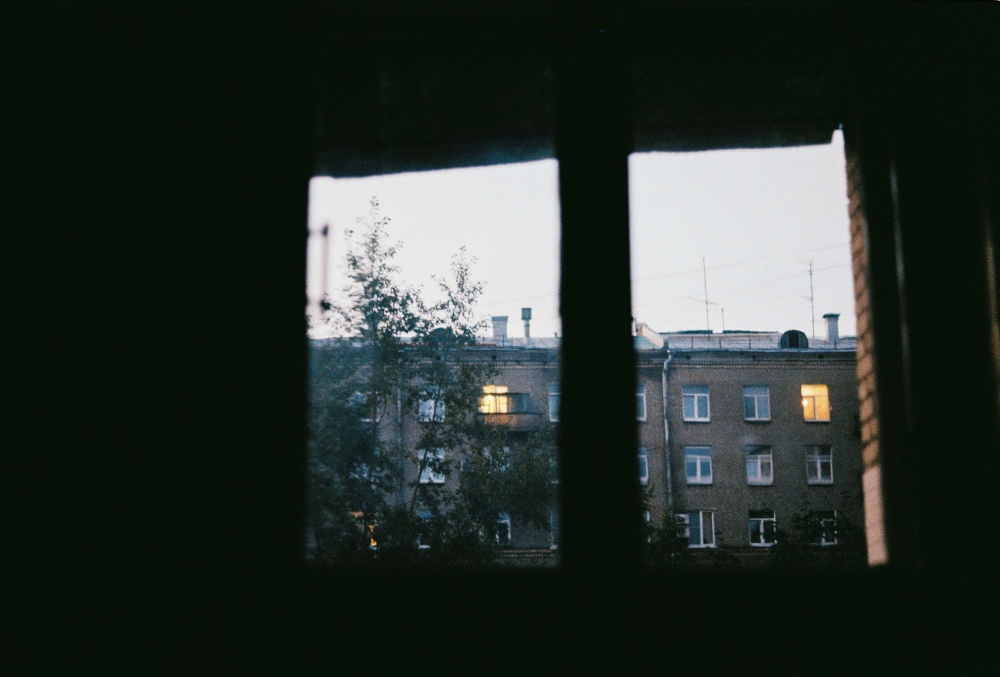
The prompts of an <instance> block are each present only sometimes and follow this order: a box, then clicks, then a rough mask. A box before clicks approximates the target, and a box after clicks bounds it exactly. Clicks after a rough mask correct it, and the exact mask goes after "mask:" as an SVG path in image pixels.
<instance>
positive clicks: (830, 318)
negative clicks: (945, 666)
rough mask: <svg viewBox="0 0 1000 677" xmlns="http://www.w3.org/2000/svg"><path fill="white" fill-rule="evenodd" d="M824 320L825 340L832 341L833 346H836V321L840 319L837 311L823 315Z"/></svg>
mask: <svg viewBox="0 0 1000 677" xmlns="http://www.w3.org/2000/svg"><path fill="white" fill-rule="evenodd" d="M823 319H824V320H826V342H827V343H832V344H833V347H834V348H836V347H837V341H838V340H839V339H840V332H839V330H838V328H837V321H838V320H839V319H840V315H839V314H838V313H827V314H826V315H824V316H823Z"/></svg>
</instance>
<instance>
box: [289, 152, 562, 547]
mask: <svg viewBox="0 0 1000 677" xmlns="http://www.w3.org/2000/svg"><path fill="white" fill-rule="evenodd" d="M557 179H558V165H557V164H556V162H555V161H552V160H548V161H541V162H533V163H528V164H520V165H505V166H496V167H477V168H469V169H459V170H446V171H439V172H428V173H408V174H392V175H384V176H375V177H369V178H349V179H333V178H329V177H316V178H314V179H313V180H312V181H311V183H310V214H309V220H310V223H309V230H310V240H309V247H308V257H309V269H308V279H307V294H308V299H309V306H308V307H307V313H308V319H309V325H308V326H309V345H310V358H309V359H310V374H309V387H310V394H309V400H310V429H309V432H310V436H309V442H308V444H309V455H308V463H309V465H308V474H307V477H308V481H309V485H308V491H309V504H308V516H307V525H306V528H307V542H308V543H309V547H308V550H307V556H308V557H310V558H312V559H314V560H316V561H320V562H326V563H330V564H335V565H336V564H340V563H346V562H357V561H359V560H361V561H364V559H365V558H370V559H371V560H372V563H373V564H375V563H376V562H375V559H376V558H377V559H378V560H379V562H377V564H379V565H383V564H395V563H396V562H395V560H394V559H393V558H398V559H399V562H398V563H399V564H405V563H410V562H416V561H419V562H426V563H427V564H431V565H433V564H436V563H437V562H438V561H440V558H441V557H442V556H445V555H446V553H447V551H448V548H442V547H438V545H435V543H437V544H439V545H445V546H447V545H449V544H450V541H449V539H456V540H455V542H456V543H458V542H461V543H463V548H465V547H466V546H467V545H468V544H469V543H475V544H476V545H475V547H473V548H471V550H468V552H469V553H470V554H469V557H468V561H470V562H471V563H481V564H483V565H487V564H494V563H497V562H500V563H505V562H509V561H512V560H510V559H509V558H510V556H511V553H509V552H506V553H505V552H501V551H500V549H499V548H498V545H509V546H510V549H511V550H519V551H521V552H522V553H523V552H530V553H531V556H530V558H529V559H528V560H527V561H528V562H530V563H532V564H537V565H539V566H552V565H554V564H555V562H556V554H555V553H556V551H554V550H550V548H551V546H552V545H553V538H554V536H553V524H557V523H558V515H555V516H553V514H552V513H554V512H555V511H556V508H557V505H558V498H557V491H558V481H557V480H558V472H557V471H558V466H557V463H556V460H557V450H556V434H555V426H556V421H557V420H558V412H559V390H558V384H559V383H560V367H559V363H560V361H559V355H560V342H559V339H558V338H557V337H558V335H559V334H561V327H560V318H559V315H558V270H559V253H558V250H559V209H558V189H557ZM473 223H474V227H472V224H473ZM515 262H516V265H513V264H514V263H515ZM529 306H531V307H529ZM511 315H513V316H514V317H513V318H511ZM508 320H512V321H508ZM553 387H554V389H553ZM348 388H350V390H348ZM343 392H346V393H347V396H344V397H341V394H342V393H343ZM353 392H357V393H359V394H360V396H359V397H358V398H355V400H356V401H354V402H353V403H352V400H351V398H350V394H351V393H353ZM352 406H353V407H355V408H360V409H361V410H363V411H362V414H361V415H360V416H359V415H355V416H353V417H350V418H349V417H347V415H346V414H347V413H348V412H350V411H351V407H352ZM420 450H426V451H423V452H421V451H420ZM400 451H401V452H402V453H401V454H400V453H399V452H400ZM400 456H401V457H402V458H400ZM362 467H363V468H364V469H365V472H359V470H358V469H359V468H362ZM353 513H359V514H360V515H361V518H360V522H361V523H365V522H367V523H371V524H372V525H373V531H372V536H373V538H374V540H375V541H376V543H383V544H384V543H386V542H390V541H391V542H392V544H393V547H392V548H385V547H381V546H375V551H371V552H370V551H369V550H368V548H369V543H368V542H367V541H364V542H363V541H362V539H361V536H362V535H363V534H361V533H360V531H361V529H360V528H359V527H357V526H356V524H355V523H356V522H358V521H359V520H356V519H354V518H353V517H351V518H350V519H349V518H348V516H349V515H351V514H353ZM498 515H500V516H502V517H501V518H498ZM507 517H509V519H507ZM431 518H433V519H434V520H438V521H439V523H440V524H442V525H447V527H448V528H442V529H440V530H439V532H438V533H437V534H436V535H435V538H436V539H438V541H435V542H434V543H432V542H431V540H430V539H429V537H428V534H427V529H426V528H425V526H426V525H425V524H424V522H425V521H426V520H427V519H431ZM556 529H557V528H556ZM383 534H384V535H385V538H382V535H383ZM390 534H391V537H390ZM418 549H419V551H420V552H419V557H418V553H417V550H418ZM407 551H412V552H411V553H410V554H409V555H407V554H406V553H407ZM439 552H440V553H443V554H442V555H439ZM463 552H466V551H465V550H463ZM540 553H541V554H540ZM518 561H521V562H523V561H525V560H523V559H521V560H518Z"/></svg>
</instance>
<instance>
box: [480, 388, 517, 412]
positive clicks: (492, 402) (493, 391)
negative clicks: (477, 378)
mask: <svg viewBox="0 0 1000 677" xmlns="http://www.w3.org/2000/svg"><path fill="white" fill-rule="evenodd" d="M507 392H508V388H507V386H498V385H488V386H483V398H482V399H481V400H480V401H479V411H480V413H483V414H506V413H509V410H510V400H509V397H508V395H507Z"/></svg>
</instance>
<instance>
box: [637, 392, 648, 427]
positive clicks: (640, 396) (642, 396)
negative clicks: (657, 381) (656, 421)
mask: <svg viewBox="0 0 1000 677" xmlns="http://www.w3.org/2000/svg"><path fill="white" fill-rule="evenodd" d="M635 410H636V415H635V420H636V421H645V420H646V386H637V387H636V389H635ZM640 413H641V415H640Z"/></svg>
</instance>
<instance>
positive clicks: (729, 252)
mask: <svg viewBox="0 0 1000 677" xmlns="http://www.w3.org/2000/svg"><path fill="white" fill-rule="evenodd" d="M629 184H630V221H631V224H632V225H631V244H632V304H633V315H634V316H635V317H636V319H638V320H639V321H640V322H645V323H647V324H648V325H650V326H651V327H652V328H653V329H655V330H657V331H678V330H683V329H705V328H706V326H705V325H706V322H705V288H704V282H703V276H702V257H704V258H705V263H706V267H707V273H708V274H707V280H708V300H709V302H710V303H709V306H708V308H709V320H710V325H711V328H712V330H713V331H716V332H718V331H721V330H722V328H723V327H722V319H723V312H724V316H725V328H726V329H730V330H731V329H751V330H780V331H784V330H787V329H801V330H802V331H804V332H805V333H806V334H809V335H811V334H812V316H811V311H810V303H809V294H810V291H809V272H808V271H809V261H810V260H812V262H813V290H814V296H815V318H816V335H817V337H823V336H824V332H825V329H824V324H823V319H822V316H823V314H824V313H831V312H832V313H840V333H841V334H842V335H853V334H854V331H855V318H854V293H853V284H852V281H851V265H850V263H851V262H850V249H849V245H848V216H847V195H846V181H845V172H844V154H843V140H842V136H841V134H840V132H839V131H838V132H835V134H834V138H833V143H831V144H829V145H826V146H806V147H798V148H781V149H766V150H730V151H707V152H698V153H642V154H634V155H633V156H632V157H631V158H630V162H629ZM372 196H377V197H378V199H379V202H380V203H381V211H382V213H383V214H384V215H386V216H388V217H389V218H390V219H391V223H390V227H389V235H390V239H391V240H393V241H399V242H401V243H402V247H401V248H400V250H399V254H398V256H397V264H398V265H399V266H400V268H402V272H403V273H404V275H405V278H406V280H407V281H408V282H409V283H411V284H416V285H420V286H422V287H423V289H424V292H425V294H426V295H427V296H428V297H433V292H434V289H435V285H434V283H433V280H431V275H434V274H438V275H441V274H446V273H447V271H448V266H449V263H450V260H451V256H452V255H453V254H454V253H455V252H457V251H458V249H459V247H461V246H465V247H466V250H467V251H468V253H469V255H470V256H472V257H475V258H476V263H475V265H474V267H473V271H474V274H475V276H476V277H478V278H479V279H481V280H483V281H484V282H485V283H486V284H485V291H484V293H483V296H482V298H481V300H480V303H479V310H480V312H481V314H482V315H483V316H487V317H488V316H490V315H508V316H509V317H510V322H509V326H508V333H509V335H511V336H521V335H522V332H523V328H522V324H521V308H522V307H531V308H532V322H531V334H532V336H534V337H541V336H553V335H554V333H555V332H558V331H560V329H559V318H558V283H559V282H558V275H559V201H558V196H559V193H558V166H557V163H556V161H555V160H545V161H541V162H531V163H526V164H519V165H499V166H494V167H477V168H470V169H454V170H441V171H434V172H422V173H410V174H392V175H385V176H377V177H369V178H363V179H336V180H335V179H330V178H325V177H324V178H314V179H313V180H312V181H311V183H310V202H309V229H310V233H311V237H310V240H309V242H310V247H309V253H308V255H309V261H308V282H307V285H308V292H309V298H310V299H311V300H312V301H313V302H315V300H316V299H317V298H318V296H319V294H320V290H321V286H322V285H321V279H322V268H323V266H322V248H321V246H320V243H321V238H320V237H319V236H318V233H319V231H320V230H321V229H322V228H323V226H324V225H326V224H329V225H330V232H331V236H330V237H331V240H330V246H329V249H330V262H329V263H330V267H329V269H328V284H327V286H328V292H329V294H330V295H331V297H332V298H334V299H335V300H336V298H337V295H338V294H340V293H341V290H342V288H343V286H344V284H345V279H344V277H343V274H344V249H345V246H344V245H345V240H344V229H345V228H354V227H356V221H357V218H358V217H361V216H365V215H366V214H367V213H368V203H369V201H370V199H371V198H372ZM600 330H601V317H600V309H598V308H595V309H594V331H595V333H599V332H600ZM317 335H319V332H317Z"/></svg>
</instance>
